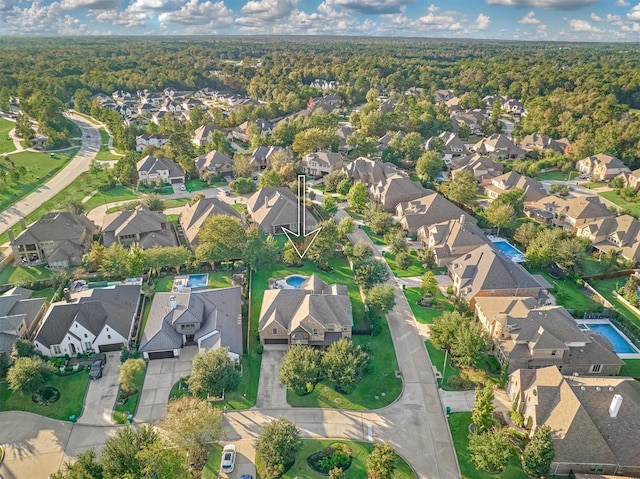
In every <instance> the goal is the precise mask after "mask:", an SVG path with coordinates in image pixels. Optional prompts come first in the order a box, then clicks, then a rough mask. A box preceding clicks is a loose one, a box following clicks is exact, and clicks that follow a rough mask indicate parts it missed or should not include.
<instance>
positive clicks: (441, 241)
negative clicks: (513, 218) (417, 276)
mask: <svg viewBox="0 0 640 479" xmlns="http://www.w3.org/2000/svg"><path fill="white" fill-rule="evenodd" d="M418 240H420V241H422V244H423V245H424V247H425V248H426V249H430V250H431V251H433V254H434V256H435V259H436V264H437V265H438V267H440V268H441V267H443V266H445V265H447V264H449V263H451V262H453V261H454V260H456V259H457V258H459V257H460V256H463V255H465V254H467V253H470V252H471V251H473V250H474V249H476V248H478V247H480V246H483V245H485V244H487V243H488V241H489V240H488V238H487V237H486V236H485V234H484V233H483V232H482V230H481V229H480V228H478V226H477V225H476V222H475V218H473V221H469V220H467V215H465V214H462V215H460V218H459V219H455V220H448V221H443V222H441V223H435V224H431V225H430V226H429V225H425V226H421V227H420V228H418Z"/></svg>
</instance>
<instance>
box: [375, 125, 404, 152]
mask: <svg viewBox="0 0 640 479" xmlns="http://www.w3.org/2000/svg"><path fill="white" fill-rule="evenodd" d="M405 136H407V134H406V133H405V132H404V131H402V130H398V131H396V132H395V133H387V134H386V135H384V136H381V137H380V138H379V139H378V150H380V151H382V150H386V149H387V148H389V144H390V143H391V142H392V141H393V140H394V139H395V138H398V139H399V140H402V139H403V138H404V137H405Z"/></svg>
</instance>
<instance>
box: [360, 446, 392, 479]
mask: <svg viewBox="0 0 640 479" xmlns="http://www.w3.org/2000/svg"><path fill="white" fill-rule="evenodd" d="M396 459H397V455H396V451H395V450H394V449H393V448H392V447H391V445H390V444H389V443H388V442H385V443H384V444H375V445H374V446H373V451H371V454H369V457H368V458H367V479H391V478H392V477H393V471H394V469H395V464H396Z"/></svg>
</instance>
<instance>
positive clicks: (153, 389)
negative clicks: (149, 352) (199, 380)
mask: <svg viewBox="0 0 640 479" xmlns="http://www.w3.org/2000/svg"><path fill="white" fill-rule="evenodd" d="M196 352H197V348H196V347H195V346H189V347H187V348H183V349H182V351H181V352H180V357H179V358H173V359H154V360H151V361H149V363H148V364H147V374H146V375H145V377H144V385H143V386H142V394H141V395H140V402H139V403H138V412H137V413H136V422H154V421H157V420H158V419H161V418H163V417H164V415H165V414H166V413H167V403H168V402H169V394H170V393H171V388H172V387H173V385H174V384H175V383H177V382H178V381H179V380H180V378H183V377H186V376H188V375H189V374H190V373H191V366H192V364H191V363H192V361H193V357H194V356H195V355H196Z"/></svg>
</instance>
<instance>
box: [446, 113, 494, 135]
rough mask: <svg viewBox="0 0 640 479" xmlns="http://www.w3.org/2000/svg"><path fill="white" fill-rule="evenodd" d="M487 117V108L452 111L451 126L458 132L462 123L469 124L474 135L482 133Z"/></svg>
mask: <svg viewBox="0 0 640 479" xmlns="http://www.w3.org/2000/svg"><path fill="white" fill-rule="evenodd" d="M486 119H487V113H486V111H485V110H462V111H453V112H452V113H451V128H452V129H453V131H454V133H458V131H459V130H460V125H467V126H468V127H469V130H471V134H472V135H482V122H483V121H484V120H486Z"/></svg>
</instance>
